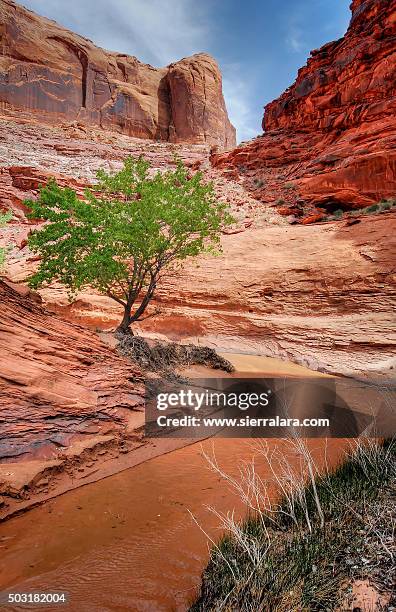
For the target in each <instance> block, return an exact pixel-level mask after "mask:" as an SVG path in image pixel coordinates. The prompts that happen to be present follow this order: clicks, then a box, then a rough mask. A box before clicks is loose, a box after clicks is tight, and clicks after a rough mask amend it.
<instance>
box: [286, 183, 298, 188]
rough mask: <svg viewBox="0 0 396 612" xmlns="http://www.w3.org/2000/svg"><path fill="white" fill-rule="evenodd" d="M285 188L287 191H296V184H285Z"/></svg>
mask: <svg viewBox="0 0 396 612" xmlns="http://www.w3.org/2000/svg"><path fill="white" fill-rule="evenodd" d="M284 188H285V189H295V188H296V186H295V184H294V183H290V182H289V183H285V184H284Z"/></svg>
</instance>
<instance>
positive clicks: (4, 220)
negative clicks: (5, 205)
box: [0, 212, 12, 270]
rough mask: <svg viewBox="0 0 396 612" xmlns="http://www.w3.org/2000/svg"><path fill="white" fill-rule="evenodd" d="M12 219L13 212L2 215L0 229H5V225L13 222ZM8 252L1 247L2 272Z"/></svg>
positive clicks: (0, 216)
mask: <svg viewBox="0 0 396 612" xmlns="http://www.w3.org/2000/svg"><path fill="white" fill-rule="evenodd" d="M11 219H12V213H11V212H7V213H5V214H4V215H0V227H4V225H5V224H6V223H8V221H11ZM6 251H7V249H4V248H1V247H0V270H1V269H2V267H3V266H4V261H5V256H6Z"/></svg>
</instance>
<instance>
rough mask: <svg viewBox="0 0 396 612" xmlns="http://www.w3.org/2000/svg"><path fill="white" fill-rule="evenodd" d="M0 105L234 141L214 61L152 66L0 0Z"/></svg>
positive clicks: (147, 133) (146, 132) (166, 134)
mask: <svg viewBox="0 0 396 612" xmlns="http://www.w3.org/2000/svg"><path fill="white" fill-rule="evenodd" d="M0 50H1V51H0V110H1V111H2V112H8V113H13V112H14V113H19V114H20V113H21V112H25V113H27V115H28V116H31V115H35V116H36V117H37V118H38V119H39V120H41V121H48V122H50V123H53V124H58V123H59V122H62V121H63V122H72V121H76V120H78V121H79V122H80V123H82V124H86V125H96V126H100V127H101V128H103V129H113V130H118V131H119V132H122V133H124V134H128V135H130V136H137V137H139V138H152V139H159V140H165V141H170V142H180V141H184V142H193V143H202V142H206V143H208V144H211V145H218V146H220V147H221V148H231V147H233V146H235V129H234V128H233V126H232V125H231V123H230V121H229V119H228V116H227V111H226V108H225V104H224V99H223V94H222V81H221V74H220V71H219V68H218V66H217V64H216V62H215V61H214V59H213V58H211V57H210V56H208V55H206V54H198V55H194V56H192V57H190V58H185V59H183V60H181V61H180V62H176V63H175V64H172V65H171V66H169V67H167V68H161V69H156V68H153V67H152V66H149V65H147V64H143V63H141V62H139V60H137V59H136V58H135V57H130V56H127V55H124V54H121V53H113V52H108V51H105V50H103V49H100V48H99V47H96V46H95V45H94V44H93V43H92V42H91V41H89V40H87V39H86V38H83V37H81V36H78V35H76V34H74V33H72V32H70V31H68V30H66V29H64V28H62V27H61V26H59V25H58V24H56V23H55V22H53V21H50V20H49V19H45V18H43V17H39V16H37V15H35V14H34V13H32V12H30V11H28V10H26V9H25V8H23V7H21V6H19V5H18V4H16V3H14V2H12V1H11V0H0Z"/></svg>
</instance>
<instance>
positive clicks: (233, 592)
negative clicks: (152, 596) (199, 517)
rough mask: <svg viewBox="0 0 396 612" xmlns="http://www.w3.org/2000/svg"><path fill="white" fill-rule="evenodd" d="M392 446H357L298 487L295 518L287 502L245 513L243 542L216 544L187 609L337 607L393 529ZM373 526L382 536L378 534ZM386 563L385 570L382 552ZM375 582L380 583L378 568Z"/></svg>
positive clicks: (395, 456)
mask: <svg viewBox="0 0 396 612" xmlns="http://www.w3.org/2000/svg"><path fill="white" fill-rule="evenodd" d="M395 450H396V445H395V443H394V442H387V443H385V444H384V445H379V444H376V443H374V442H371V441H368V443H367V446H366V448H364V447H362V446H361V445H359V446H358V447H357V449H356V450H355V451H354V452H353V453H352V454H351V456H350V457H349V458H348V459H347V460H346V461H345V462H344V463H343V464H342V465H340V466H339V467H338V468H337V469H335V470H334V471H332V472H330V473H327V474H324V475H322V476H320V477H318V478H316V480H315V481H314V482H315V485H314V486H313V485H312V484H310V485H308V486H306V487H305V488H304V489H303V491H301V490H300V491H299V494H298V493H297V492H296V499H295V514H294V518H291V517H290V515H289V512H288V508H289V506H288V503H287V500H282V501H281V502H280V503H279V505H278V507H277V511H276V513H275V514H273V513H271V515H261V516H248V517H247V518H246V519H245V521H244V522H243V523H242V524H241V525H240V527H241V533H242V534H243V537H244V538H245V539H243V537H236V536H235V533H233V534H231V533H229V534H226V535H225V536H224V537H223V539H222V540H221V541H220V542H219V544H218V546H217V547H215V548H213V550H212V552H211V560H210V562H209V565H208V566H207V568H206V570H205V571H204V574H203V581H202V588H201V593H200V596H199V598H198V599H197V601H196V602H195V603H194V604H193V605H192V607H191V611H192V612H203V611H205V612H208V611H211V610H220V609H221V610H227V611H234V610H238V611H240V612H245V611H246V612H247V611H251V610H255V611H256V610H257V611H259V610H261V611H263V612H297V611H298V612H300V611H303V610H310V611H319V610H335V609H337V607H338V606H339V605H340V604H341V602H342V601H343V600H344V597H345V594H346V591H347V588H348V584H349V583H350V582H351V581H352V580H353V579H354V578H364V577H367V576H370V572H371V570H372V572H374V569H372V568H375V567H377V566H378V559H377V552H376V551H378V548H381V542H380V540H382V539H384V538H385V540H384V541H387V540H386V538H387V537H388V536H389V534H391V533H392V531H391V530H392V529H394V525H393V528H392V522H391V521H389V517H388V514H386V512H388V510H389V507H393V511H394V499H395V497H396V452H395ZM314 487H315V488H316V492H317V496H318V499H319V502H320V508H321V511H322V513H323V516H324V521H323V520H322V518H321V516H320V512H319V511H318V505H317V502H316V501H315V495H314ZM301 493H303V495H301ZM389 499H391V500H392V499H393V506H392V502H389ZM299 500H301V501H299ZM378 500H381V503H379V501H378ZM389 504H390V505H389ZM384 509H385V510H386V512H385V510H384ZM381 513H383V516H382V515H381ZM307 514H308V516H309V525H308V523H307ZM372 525H375V529H376V530H377V531H378V533H380V534H382V535H380V536H379V539H378V538H377V536H376V531H375V530H374V531H373V529H374V528H373V527H372ZM387 530H388V531H389V533H387ZM376 538H377V540H376ZM373 539H374V540H373ZM373 541H374V544H373ZM253 552H255V555H254V554H251V553H253ZM370 555H371V556H372V557H373V563H372V564H371V557H370ZM374 557H375V558H374ZM257 559H259V561H257ZM367 561H368V563H367ZM383 563H384V564H385V566H386V567H385V568H384V575H387V574H388V573H389V571H391V570H390V568H389V567H388V566H387V565H386V564H387V563H388V561H387V560H386V556H385V561H384V562H383ZM375 571H376V570H375ZM373 575H374V574H373ZM376 582H377V584H379V585H380V587H381V578H380V577H379V574H378V573H377V574H376ZM384 584H385V583H383V584H382V586H383V587H384V589H385V590H386V584H385V586H384Z"/></svg>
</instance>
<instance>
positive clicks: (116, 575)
mask: <svg viewBox="0 0 396 612" xmlns="http://www.w3.org/2000/svg"><path fill="white" fill-rule="evenodd" d="M279 443H280V442H279ZM212 444H213V443H212V441H206V442H205V443H204V447H206V450H209V451H211V450H212ZM214 444H215V446H214V448H215V452H216V456H217V459H218V461H219V463H220V464H221V465H222V466H224V468H225V470H227V471H228V472H230V473H233V474H236V473H237V465H238V463H240V461H242V460H249V459H250V457H251V456H252V452H253V451H252V446H251V443H249V442H248V441H243V440H231V439H223V440H221V439H216V441H215V443H214ZM271 444H276V442H271ZM328 444H329V445H328V448H327V453H326V454H327V457H328V459H330V461H331V463H333V462H335V461H337V460H338V458H339V456H340V454H341V452H342V447H343V444H342V443H340V441H336V440H332V441H330V442H329V443H328ZM310 446H311V447H312V449H313V452H314V453H315V455H316V456H317V457H318V458H320V457H323V456H324V442H323V441H321V440H314V441H312V443H311V444H310ZM201 452H202V447H201V445H200V444H194V445H192V446H189V447H185V448H183V449H180V450H177V451H174V452H172V453H170V454H168V455H164V456H162V457H157V458H156V459H153V460H150V461H147V462H146V463H143V464H141V465H139V466H137V467H135V468H132V469H130V470H127V471H125V472H123V473H121V474H118V475H116V476H112V477H111V478H107V479H105V480H102V481H100V482H98V483H94V484H92V485H88V486H86V487H83V488H80V489H78V490H75V491H72V492H69V493H67V494H66V495H63V496H61V497H58V498H57V499H55V500H52V501H50V502H47V503H46V504H44V505H43V506H41V507H37V508H34V509H33V510H31V511H30V512H28V513H27V514H25V515H22V516H20V517H16V518H14V519H11V520H10V521H8V522H6V523H4V524H3V525H2V526H1V528H0V555H1V556H0V558H1V562H0V564H1V573H0V584H1V586H2V588H8V587H13V588H14V589H15V590H17V591H19V592H20V591H31V590H40V591H48V590H51V589H52V590H55V589H60V590H63V589H64V590H66V591H68V592H69V593H70V603H69V605H68V606H67V609H70V610H73V611H74V610H75V611H76V612H77V611H78V612H80V611H81V612H85V611H87V612H88V611H89V612H94V611H95V612H96V611H98V612H99V611H101V612H103V611H106V610H111V611H113V610H114V611H120V612H121V611H127V610H132V611H135V610H136V611H150V612H151V611H157V610H158V611H161V610H166V611H170V610H185V609H186V608H187V607H188V603H189V602H190V601H191V599H192V598H193V596H194V593H195V592H196V588H197V586H198V585H199V581H200V575H201V572H202V569H203V567H204V566H205V564H206V562H207V560H208V541H207V538H206V536H205V535H204V534H203V533H202V531H201V530H200V529H199V528H198V527H197V525H196V524H195V523H194V521H193V520H192V519H191V516H190V515H189V513H188V509H190V510H191V511H192V512H193V514H194V516H195V517H196V519H197V520H198V522H199V523H200V524H201V525H202V526H203V527H204V528H205V530H206V531H207V532H208V533H209V534H210V536H211V537H212V538H214V539H216V538H218V537H219V535H220V531H219V529H218V519H216V518H215V517H214V516H213V514H212V513H210V511H208V510H207V509H206V508H205V504H210V505H212V506H214V507H215V508H216V509H218V510H231V509H233V508H235V509H236V510H237V512H238V513H240V514H241V513H242V512H243V510H244V509H243V507H242V504H241V502H240V501H239V500H238V499H237V498H236V497H235V495H234V494H233V493H232V492H231V491H230V490H229V489H228V487H227V485H226V484H225V482H224V481H223V480H221V479H219V477H218V476H217V475H216V474H214V473H213V472H212V471H211V470H209V469H208V467H207V463H206V460H205V459H204V458H203V457H202V454H201ZM7 609H9V610H11V609H16V608H11V607H9V608H7ZM36 609H37V608H36ZM46 609H49V608H46ZM58 609H59V608H58ZM62 609H65V608H64V607H62Z"/></svg>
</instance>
